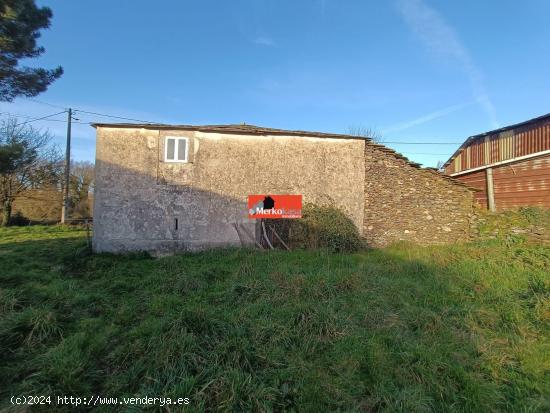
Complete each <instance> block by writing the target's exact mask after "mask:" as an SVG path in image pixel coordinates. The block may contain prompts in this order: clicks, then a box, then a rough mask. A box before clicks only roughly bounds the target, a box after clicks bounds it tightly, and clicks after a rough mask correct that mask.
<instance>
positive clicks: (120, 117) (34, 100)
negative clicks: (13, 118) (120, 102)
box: [29, 99, 463, 145]
mask: <svg viewBox="0 0 550 413" xmlns="http://www.w3.org/2000/svg"><path fill="white" fill-rule="evenodd" d="M29 100H31V101H33V102H36V103H40V104H43V105H47V106H51V107H55V108H61V109H64V108H63V107H62V106H58V105H53V104H51V103H47V102H42V101H40V100H37V99H29ZM76 112H80V113H87V114H89V115H96V116H102V117H106V118H112V119H121V120H129V121H133V122H143V123H153V124H154V123H157V122H151V121H148V120H143V119H134V118H126V117H123V116H115V115H108V114H106V113H98V112H89V111H86V110H82V109H78V108H75V109H74V110H73V113H76ZM62 113H63V112H62ZM79 123H80V122H79ZM82 123H86V122H82ZM90 123H91V122H90ZM381 143H382V144H399V145H462V143H463V142H403V141H383V142H381Z"/></svg>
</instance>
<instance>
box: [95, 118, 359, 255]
mask: <svg viewBox="0 0 550 413" xmlns="http://www.w3.org/2000/svg"><path fill="white" fill-rule="evenodd" d="M166 136H176V137H178V136H179V137H187V138H189V140H190V141H189V162H188V163H171V162H164V153H163V151H164V140H165V138H166ZM364 145H365V141H364V140H363V139H357V138H353V137H349V139H346V138H322V137H321V138H317V137H308V136H284V135H277V136H270V135H239V134H228V133H211V132H201V131H192V130H178V129H174V130H165V129H154V128H139V127H134V128H130V127H122V128H119V127H98V128H97V150H96V186H95V193H94V195H95V197H94V235H93V247H94V249H95V250H96V251H112V252H118V251H121V252H122V251H130V250H150V251H157V252H170V251H177V250H195V249H202V248H208V247H216V246H226V245H241V241H240V239H239V235H238V233H237V231H236V230H235V228H234V226H233V224H235V223H239V224H240V225H244V226H245V227H247V228H248V230H249V231H250V232H251V233H254V229H255V220H249V219H248V217H247V205H246V203H247V196H248V195H250V194H269V193H274V194H302V195H303V199H304V202H312V203H318V204H334V205H336V206H337V207H339V208H341V209H342V210H343V211H344V212H345V213H346V214H347V215H348V216H349V217H350V218H351V219H352V220H353V222H354V223H355V224H356V225H357V226H358V228H361V227H362V223H363V212H364V206H363V190H362V189H363V183H364V179H365V164H364V156H363V154H364ZM176 220H177V225H176Z"/></svg>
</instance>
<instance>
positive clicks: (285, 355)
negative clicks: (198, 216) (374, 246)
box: [0, 227, 550, 412]
mask: <svg viewBox="0 0 550 413" xmlns="http://www.w3.org/2000/svg"><path fill="white" fill-rule="evenodd" d="M549 268H550V250H549V249H548V247H546V248H545V247H543V246H537V245H530V244H526V243H521V242H515V243H511V244H510V243H508V244H507V243H502V242H499V241H498V240H497V241H491V242H484V243H477V244H476V243H474V244H466V245H455V246H446V247H445V246H443V247H429V248H427V247H426V248H420V247H415V246H412V245H405V244H400V245H396V246H394V247H392V248H388V249H385V250H377V251H367V252H361V253H356V254H348V255H338V254H334V255H331V254H327V253H324V252H312V251H295V252H291V253H287V252H283V251H275V252H269V253H266V252H258V251H247V250H233V249H230V250H218V251H211V252H204V253H198V254H185V255H178V256H173V257H165V258H160V259H152V258H149V257H147V256H146V255H142V254H136V255H130V256H112V255H90V254H88V253H87V252H86V242H85V233H84V232H83V231H78V230H67V229H63V228H60V227H29V228H7V229H1V230H0V288H1V289H0V410H1V409H2V408H7V409H8V410H9V409H11V407H10V402H9V397H10V396H11V395H18V394H34V395H41V394H42V395H44V394H50V395H68V396H70V395H75V396H84V397H85V396H89V395H91V394H99V395H102V396H114V397H122V396H145V395H149V396H169V397H173V398H176V397H190V399H191V404H190V405H189V407H188V408H186V410H185V411H243V412H248V411H300V412H304V411H305V412H325V411H357V412H360V411H363V412H378V411H383V412H386V411H387V412H396V411H397V412H399V411H402V412H445V411H453V412H454V411H464V412H497V411H498V412H500V411H509V412H535V411H549V410H550V401H549V400H548V395H549V394H550V386H549V381H550V357H549V355H550V346H549V333H550V328H549V319H550V280H549ZM125 409H126V410H124V409H121V410H124V411H141V410H140V409H139V408H134V410H132V409H131V408H129V407H126V408H125ZM15 410H16V409H15ZM38 410H40V409H38ZM42 410H48V408H47V406H46V407H43V408H42ZM49 410H51V411H75V409H74V408H71V407H67V406H65V407H62V406H55V407H50V408H49ZM99 410H101V409H99ZM150 410H161V409H160V408H159V407H157V408H150ZM102 411H113V410H112V409H111V408H107V407H105V408H103V410H102ZM165 411H168V410H165ZM171 411H178V410H177V409H176V410H174V409H173V408H172V410H171Z"/></svg>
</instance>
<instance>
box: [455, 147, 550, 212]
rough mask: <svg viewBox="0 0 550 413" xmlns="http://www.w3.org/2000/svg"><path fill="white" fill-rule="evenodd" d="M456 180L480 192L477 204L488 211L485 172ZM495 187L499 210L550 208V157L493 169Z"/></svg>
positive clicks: (467, 174) (541, 157)
mask: <svg viewBox="0 0 550 413" xmlns="http://www.w3.org/2000/svg"><path fill="white" fill-rule="evenodd" d="M456 179H458V180H460V181H462V182H464V183H465V184H467V185H468V186H470V187H472V188H476V189H478V190H479V191H478V192H476V193H475V194H474V198H475V200H476V202H477V203H478V204H479V205H480V206H482V207H484V208H487V207H488V205H487V177H486V169H480V170H477V171H473V172H471V173H466V174H464V175H458V176H457V177H456ZM493 187H494V193H495V206H496V209H497V211H502V210H506V209H512V208H518V207H522V206H542V207H547V208H550V155H543V156H539V157H536V158H531V159H525V160H522V161H518V162H512V163H509V164H506V165H500V166H496V167H493Z"/></svg>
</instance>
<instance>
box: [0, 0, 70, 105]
mask: <svg viewBox="0 0 550 413" xmlns="http://www.w3.org/2000/svg"><path fill="white" fill-rule="evenodd" d="M51 17H52V11H51V10H50V9H49V8H48V7H40V8H39V7H37V6H36V4H35V1H34V0H0V101H6V102H10V101H12V100H13V99H14V98H15V97H17V96H27V97H32V96H36V95H38V94H39V93H41V92H44V91H45V90H46V89H47V88H48V86H49V85H50V84H51V83H52V82H53V81H55V80H56V79H58V78H59V77H60V76H61V75H62V74H63V68H62V67H61V66H59V67H57V68H55V69H51V70H48V69H43V68H30V67H21V66H19V61H20V60H21V59H28V58H35V57H38V56H40V55H41V54H42V53H44V51H45V49H44V48H43V47H39V46H38V45H37V43H36V41H37V39H38V38H39V37H40V29H47V28H48V27H49V26H50V19H51Z"/></svg>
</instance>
